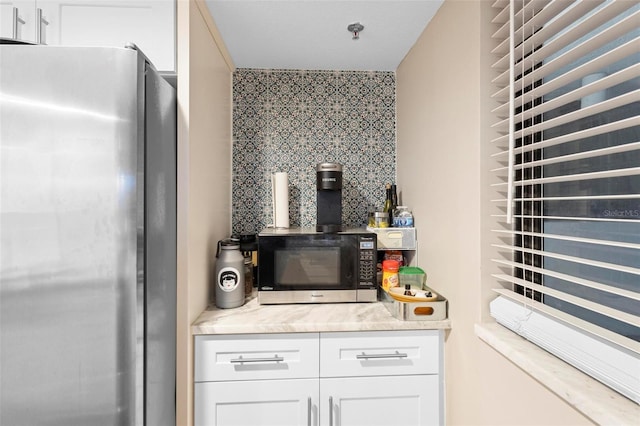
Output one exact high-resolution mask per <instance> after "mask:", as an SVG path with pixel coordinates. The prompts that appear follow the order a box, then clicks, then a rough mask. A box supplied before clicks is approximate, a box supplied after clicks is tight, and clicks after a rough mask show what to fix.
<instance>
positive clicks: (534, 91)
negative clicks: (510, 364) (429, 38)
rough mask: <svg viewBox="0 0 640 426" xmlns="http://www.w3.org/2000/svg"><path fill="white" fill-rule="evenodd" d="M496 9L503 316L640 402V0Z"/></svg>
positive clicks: (495, 159) (511, 1)
mask: <svg viewBox="0 0 640 426" xmlns="http://www.w3.org/2000/svg"><path fill="white" fill-rule="evenodd" d="M493 6H494V9H495V17H494V20H493V24H495V28H496V31H495V33H494V34H493V37H494V39H495V45H496V47H495V49H494V50H493V54H495V56H496V58H495V63H494V65H493V69H494V71H495V74H494V76H495V78H494V79H493V81H492V83H493V84H494V85H495V87H496V90H495V93H494V94H493V96H492V99H493V100H494V101H495V102H496V107H495V109H494V110H493V113H494V115H495V117H496V122H495V124H494V126H493V127H494V129H495V130H496V134H497V135H498V136H497V137H496V138H495V139H494V140H492V141H491V142H490V143H491V144H492V151H493V154H492V156H491V158H490V163H491V164H492V165H493V166H492V170H491V172H492V174H493V175H494V184H493V189H494V190H495V191H494V193H495V198H494V199H493V200H492V202H493V203H494V204H495V206H496V211H497V212H498V213H496V214H495V215H494V216H493V219H494V220H493V222H494V223H495V229H494V231H495V232H494V234H495V238H494V239H495V241H496V243H495V244H494V247H495V248H496V250H497V253H498V255H497V256H496V258H495V259H494V261H495V265H496V271H497V272H496V273H495V274H493V276H494V277H495V279H496V282H497V283H499V284H500V285H501V286H500V287H499V288H497V289H496V292H497V293H499V296H498V298H497V299H496V301H494V303H492V306H491V310H492V315H493V316H494V317H495V318H496V320H497V321H498V322H500V323H502V324H503V325H506V326H508V327H509V328H511V329H513V330H514V331H516V332H519V333H520V334H522V335H524V336H525V337H527V338H528V339H530V340H532V341H534V342H535V343H537V344H539V345H540V346H542V347H544V348H545V349H547V350H550V351H552V352H554V353H555V354H556V355H558V356H560V357H562V358H563V359H565V360H567V361H568V362H570V363H572V364H573V365H575V366H577V367H578V368H581V369H582V370H584V371H586V372H587V373H589V374H591V375H593V376H594V377H596V378H597V379H599V380H601V381H603V382H604V383H606V384H608V385H609V386H611V387H613V388H614V389H616V390H618V391H619V392H621V393H622V394H624V395H626V396H627V397H629V398H631V399H633V400H634V401H636V402H638V403H640V1H638V0H575V1H573V0H497V1H495V3H494V4H493ZM536 316H538V317H540V318H542V319H544V321H535V319H534V318H535V317H536ZM541 324H544V325H541ZM566 330H568V333H569V334H568V335H565V331H566ZM572 333H573V335H574V336H576V337H574V338H572V337H568V336H571V335H572ZM554 336H555V337H554ZM585 338H586V339H587V340H584V339H585ZM580 342H582V343H580ZM580 347H583V348H584V349H579V348H580ZM612 350H613V351H615V352H616V353H617V354H618V355H619V356H620V357H622V359H623V361H622V360H621V358H619V357H618V355H616V356H613V355H611V352H610V351H612ZM581 351H582V352H585V353H584V354H581ZM612 363H614V364H617V365H613V366H612V365H611V364H612Z"/></svg>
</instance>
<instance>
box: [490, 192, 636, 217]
mask: <svg viewBox="0 0 640 426" xmlns="http://www.w3.org/2000/svg"><path fill="white" fill-rule="evenodd" d="M638 198H640V197H638ZM491 201H492V202H494V201H497V200H491ZM502 201H506V200H502ZM514 201H517V200H514ZM491 217H495V218H501V219H505V220H506V217H507V215H506V214H503V215H498V214H495V215H491ZM623 217H624V216H623ZM513 218H514V219H522V218H527V219H540V220H543V219H547V220H566V221H578V222H585V221H588V222H611V223H638V219H620V218H619V217H618V216H612V217H606V218H602V217H580V216H523V215H517V214H515V215H513Z"/></svg>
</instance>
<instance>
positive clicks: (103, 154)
mask: <svg viewBox="0 0 640 426" xmlns="http://www.w3.org/2000/svg"><path fill="white" fill-rule="evenodd" d="M0 142H1V150H0V188H1V189H0V211H1V215H0V242H1V246H0V425H2V426H17V425H29V426H33V425H65V426H69V425H82V426H93V425H142V424H146V425H149V426H157V425H168V424H175V371H176V369H175V334H176V325H175V324H176V311H175V310H176V98H175V90H174V89H173V87H172V86H171V85H170V84H168V83H167V81H165V79H164V78H163V77H162V76H160V75H159V74H158V73H157V72H156V71H155V69H154V68H153V66H152V65H151V64H150V63H149V62H148V61H147V60H146V58H145V57H144V55H143V54H142V53H141V52H139V51H138V50H136V49H135V47H133V48H96V47H90V48H77V47H74V48H70V47H54V46H29V45H0Z"/></svg>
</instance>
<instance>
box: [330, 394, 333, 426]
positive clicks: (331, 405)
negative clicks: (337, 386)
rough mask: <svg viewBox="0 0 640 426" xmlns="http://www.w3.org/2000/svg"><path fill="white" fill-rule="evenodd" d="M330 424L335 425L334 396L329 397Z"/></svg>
mask: <svg viewBox="0 0 640 426" xmlns="http://www.w3.org/2000/svg"><path fill="white" fill-rule="evenodd" d="M329 426H333V397H332V396H330V397H329Z"/></svg>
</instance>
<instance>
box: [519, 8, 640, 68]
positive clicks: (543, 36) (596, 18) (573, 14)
mask: <svg viewBox="0 0 640 426" xmlns="http://www.w3.org/2000/svg"><path fill="white" fill-rule="evenodd" d="M601 3H603V2H602V1H588V2H582V3H581V4H580V7H575V8H572V9H570V10H569V11H568V13H567V14H565V15H563V16H561V17H560V18H558V19H557V20H554V21H553V22H552V23H551V24H550V25H548V26H546V27H545V28H543V29H541V30H540V31H538V32H536V33H535V35H534V36H533V37H531V38H530V39H529V40H527V46H522V48H521V49H517V52H518V55H517V56H516V61H519V60H521V59H522V58H523V57H524V55H525V54H526V53H528V52H529V51H533V54H531V55H529V56H527V57H526V59H525V60H524V61H523V63H522V67H523V68H525V69H529V68H532V66H533V65H534V64H537V63H541V62H542V61H543V60H544V59H545V58H548V57H549V56H551V55H553V54H556V53H557V52H559V51H561V50H562V49H564V48H565V47H567V46H569V45H570V44H572V43H574V42H576V41H577V40H579V39H580V38H581V37H583V36H584V35H586V34H588V33H589V32H590V31H592V30H593V29H594V28H598V27H600V26H601V25H603V24H604V23H606V22H607V21H609V20H611V19H613V18H615V17H616V16H618V15H619V14H620V13H622V12H624V11H625V10H627V9H629V8H630V7H631V6H632V5H633V4H632V3H630V2H620V1H618V2H613V3H609V4H607V5H605V7H603V8H602V9H600V10H598V11H597V12H596V13H594V14H592V15H591V16H589V17H587V18H586V19H584V20H582V21H581V22H580V23H579V24H578V25H569V29H568V30H567V31H564V32H560V31H562V30H563V29H564V28H566V26H567V24H571V23H574V22H576V21H578V20H579V19H580V18H581V17H582V16H583V15H584V14H585V13H587V12H589V11H591V10H593V9H594V8H595V7H597V6H599V5H600V4H601ZM634 21H635V19H631V20H630V21H628V22H627V23H626V25H619V26H618V25H616V26H615V27H610V28H609V29H608V30H607V31H609V32H610V33H609V34H604V33H602V34H599V35H598V36H597V37H591V38H590V39H589V41H590V42H591V43H598V44H605V43H607V42H608V41H612V40H614V39H615V38H616V37H617V35H618V36H619V35H621V34H625V33H626V32H628V31H631V30H633V29H635V26H632V24H633V22H634ZM525 25H527V24H525ZM555 34H559V35H558V36H557V37H553V36H554V35H555ZM547 40H548V41H547ZM583 44H584V43H583ZM527 47H529V49H527ZM591 50H593V48H592V46H591V45H584V46H583V45H582V44H581V45H579V46H576V51H573V52H571V55H572V56H569V57H573V56H575V55H577V56H578V57H579V56H582V54H581V52H584V51H591ZM565 59H566V58H565Z"/></svg>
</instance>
